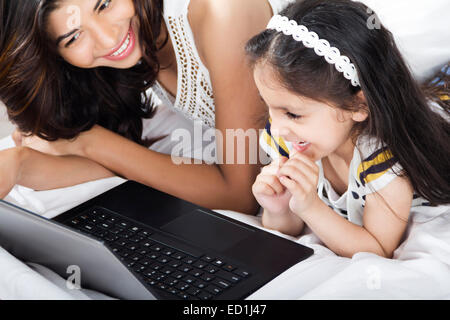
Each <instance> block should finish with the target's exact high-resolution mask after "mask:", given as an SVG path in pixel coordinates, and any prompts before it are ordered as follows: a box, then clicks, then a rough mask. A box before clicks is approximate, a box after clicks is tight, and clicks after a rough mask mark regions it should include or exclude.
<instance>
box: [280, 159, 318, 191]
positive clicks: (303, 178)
mask: <svg viewBox="0 0 450 320" xmlns="http://www.w3.org/2000/svg"><path fill="white" fill-rule="evenodd" d="M278 175H279V176H280V177H281V176H286V177H288V178H290V179H291V180H294V181H295V182H297V183H299V184H300V185H302V186H306V185H309V184H311V182H310V181H309V178H308V176H307V175H306V174H305V173H304V172H303V171H302V170H301V169H299V168H298V167H297V166H296V165H293V164H286V165H284V166H283V167H282V168H281V169H280V171H279V173H278Z"/></svg>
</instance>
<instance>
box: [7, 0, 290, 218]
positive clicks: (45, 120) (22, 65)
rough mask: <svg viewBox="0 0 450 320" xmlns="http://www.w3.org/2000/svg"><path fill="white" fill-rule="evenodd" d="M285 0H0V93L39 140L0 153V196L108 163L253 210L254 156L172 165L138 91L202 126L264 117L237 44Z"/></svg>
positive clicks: (88, 174)
mask: <svg viewBox="0 0 450 320" xmlns="http://www.w3.org/2000/svg"><path fill="white" fill-rule="evenodd" d="M284 1H285V0H267V1H260V0H248V1H247V0H246V1H244V2H242V1H240V0H164V1H163V0H96V1H92V0H14V1H11V0H0V100H2V101H3V102H4V103H5V105H6V106H7V108H8V114H9V117H10V119H11V120H12V121H13V122H14V123H15V124H16V125H17V126H18V128H19V131H21V132H22V133H23V134H25V135H33V136H34V137H39V138H42V139H44V140H43V141H39V140H37V141H36V139H34V143H31V144H30V143H29V139H25V140H23V141H22V142H25V141H28V143H26V145H27V146H30V147H32V148H34V149H35V150H33V149H30V148H16V149H12V150H6V151H4V152H0V162H1V165H0V197H3V196H5V195H6V194H7V193H8V191H9V190H10V189H11V188H12V186H13V185H14V184H21V185H24V186H27V187H31V188H33V189H36V190H46V189H53V188H57V187H64V186H69V185H73V184H78V183H81V182H85V181H90V180H94V179H100V178H104V177H108V176H111V175H113V173H114V174H118V175H121V176H123V177H126V178H128V179H133V180H137V181H139V182H141V183H144V184H147V185H149V186H152V187H154V188H157V189H159V190H162V191H165V192H167V193H170V194H173V195H175V196H178V197H181V198H183V199H186V200H189V201H191V202H195V203H197V204H200V205H203V206H205V207H209V208H223V209H232V210H236V211H240V212H245V213H256V211H257V208H258V205H257V203H256V201H255V199H254V197H253V195H252V193H251V185H252V183H253V181H254V179H255V177H256V175H257V173H258V171H259V166H258V165H254V164H251V163H249V161H246V163H245V164H236V163H235V162H234V164H226V165H224V164H220V163H218V164H214V165H208V164H206V163H203V164H197V165H189V164H182V165H177V164H175V163H173V162H172V158H171V156H170V155H167V154H162V153H159V152H155V151H153V150H148V149H147V148H146V147H147V146H148V143H147V141H146V140H145V139H144V138H145V137H142V133H143V126H142V118H150V117H151V116H152V115H153V104H152V101H151V96H150V95H144V93H146V92H147V90H149V89H150V88H151V89H153V90H152V91H153V92H154V93H155V94H156V95H157V96H158V97H159V98H160V99H161V100H162V101H163V102H164V104H165V105H166V106H169V107H172V109H173V110H176V111H177V112H178V113H179V114H181V115H182V116H184V117H185V118H186V119H188V120H189V121H192V122H193V121H200V122H201V123H202V124H203V125H204V126H205V127H207V128H215V129H217V130H220V131H221V132H225V130H226V129H237V128H239V129H243V130H244V131H246V130H247V129H250V128H254V129H257V128H260V127H262V126H263V124H261V123H257V122H256V121H255V119H256V118H257V117H255V115H257V114H258V113H261V112H262V110H263V109H264V106H263V104H262V103H261V101H260V100H259V98H258V95H257V90H256V87H255V85H254V82H253V79H252V76H251V71H250V70H249V68H248V66H247V65H246V62H245V54H244V51H243V46H244V44H245V42H246V41H247V40H248V39H249V38H250V37H251V36H252V35H254V34H256V33H257V32H259V31H260V30H263V29H264V27H265V25H266V24H267V21H269V19H270V17H271V16H272V15H273V14H274V13H276V12H277V10H278V8H279V7H280V6H281V5H282V4H283V2H284ZM19 136H20V135H19ZM72 138H77V139H75V140H74V141H72V140H73V139H72ZM66 139H67V140H66ZM16 140H17V141H18V143H19V144H20V143H21V139H20V138H19V139H16ZM55 140H58V141H56V142H55V143H47V141H55ZM225 140H226V138H225ZM223 145H224V146H225V145H227V144H226V141H224V143H223ZM36 150H39V151H42V152H43V153H41V152H38V151H36ZM232 151H234V150H232ZM217 152H223V158H224V159H226V158H227V153H226V152H227V150H223V151H222V150H219V149H218V150H217ZM49 153H51V154H53V155H65V156H64V157H56V156H50V155H49ZM247 159H248V158H247ZM186 162H188V163H189V161H186ZM180 182H182V183H180Z"/></svg>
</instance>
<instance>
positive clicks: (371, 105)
mask: <svg viewBox="0 0 450 320" xmlns="http://www.w3.org/2000/svg"><path fill="white" fill-rule="evenodd" d="M280 14H281V15H283V16H287V17H288V18H289V19H292V20H295V21H297V23H298V24H302V25H304V26H306V27H307V28H308V29H309V30H310V31H314V32H316V33H317V34H318V35H319V37H320V38H321V39H326V40H328V41H329V42H330V45H331V46H334V47H336V48H338V49H339V50H340V52H341V54H342V55H346V56H348V57H349V58H350V61H351V62H352V63H353V64H355V66H356V68H357V72H358V77H359V81H360V83H361V87H360V88H359V87H354V86H352V84H351V82H350V81H349V80H347V79H345V78H344V76H343V74H342V73H340V72H338V71H337V70H336V69H335V67H334V65H331V64H329V63H327V62H326V60H325V59H324V58H323V57H320V56H318V55H317V54H316V53H315V52H314V50H311V49H308V48H306V47H305V46H304V45H303V44H302V42H297V41H295V40H293V39H292V36H286V35H284V34H283V33H282V32H276V31H274V30H265V31H263V32H261V33H260V34H258V35H256V36H255V37H253V38H252V39H251V40H250V41H249V42H248V43H247V46H246V51H247V54H248V56H249V60H250V63H251V65H252V66H254V65H255V64H257V63H265V64H267V65H269V66H271V67H272V69H273V71H274V72H275V74H276V76H277V78H278V79H279V80H280V83H281V84H282V85H283V86H284V87H285V88H286V89H288V90H290V91H291V92H293V93H295V94H298V95H300V96H305V97H308V98H311V99H315V100H318V101H324V102H328V103H331V104H332V105H333V106H336V107H338V108H341V109H345V110H350V111H355V110H358V109H359V108H361V107H363V108H365V109H366V111H367V112H368V113H369V116H368V118H367V120H366V121H365V122H363V123H360V124H357V125H355V128H354V137H356V136H358V135H359V134H361V133H364V134H368V135H370V136H372V137H375V138H377V140H378V141H379V142H383V143H384V144H385V145H386V147H388V148H389V149H390V151H391V153H392V154H393V155H394V157H395V159H396V160H397V161H398V162H399V163H400V164H401V166H402V167H403V171H402V172H401V173H399V174H401V175H404V176H406V177H408V178H409V180H410V181H411V183H412V185H413V187H414V190H415V192H416V193H418V194H419V195H420V196H422V197H424V198H425V199H427V200H428V201H430V202H431V203H432V204H433V205H437V204H444V203H450V161H449V159H450V124H449V122H448V119H447V120H446V116H448V115H449V113H450V112H449V105H448V103H447V104H446V103H443V102H442V101H441V103H440V107H441V108H442V109H441V110H440V111H442V112H441V113H443V115H439V114H438V113H437V112H434V111H433V110H432V109H431V108H430V106H429V105H428V102H429V101H428V100H427V96H426V95H425V92H429V93H432V92H431V91H429V90H428V89H427V90H424V89H423V88H421V87H420V85H419V84H418V83H417V82H416V81H415V80H414V79H413V77H412V75H411V72H410V71H409V69H408V67H407V66H406V64H405V62H404V61H403V59H402V56H401V54H400V52H399V50H398V48H397V46H396V44H395V42H394V39H393V36H392V34H391V33H390V32H389V31H388V30H387V29H386V28H385V27H384V26H382V25H381V26H380V27H379V28H369V27H370V25H369V22H370V21H371V20H369V18H370V19H372V18H373V16H372V15H373V14H374V13H373V11H371V10H370V9H368V8H367V7H366V6H365V5H364V4H362V3H360V2H354V1H350V0H304V1H296V2H295V3H293V4H291V5H290V6H288V7H287V8H286V9H285V10H283V12H281V13H280ZM443 83H444V85H442V86H441V89H440V92H441V94H442V95H444V94H445V93H446V94H447V95H448V92H449V89H448V76H447V77H446V78H445V77H443ZM360 90H362V92H363V93H364V96H365V98H366V101H367V104H363V103H362V102H361V101H360V99H358V96H357V93H358V92H359V91H360ZM433 100H434V99H433ZM436 101H439V100H436ZM438 108H439V107H438Z"/></svg>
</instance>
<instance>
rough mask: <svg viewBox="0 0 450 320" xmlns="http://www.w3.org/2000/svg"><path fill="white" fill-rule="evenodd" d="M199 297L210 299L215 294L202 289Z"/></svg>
mask: <svg viewBox="0 0 450 320" xmlns="http://www.w3.org/2000/svg"><path fill="white" fill-rule="evenodd" d="M197 297H198V298H199V299H201V300H209V299H211V298H212V297H213V296H212V295H211V294H209V293H208V292H205V291H201V292H200V293H199V294H198V295H197Z"/></svg>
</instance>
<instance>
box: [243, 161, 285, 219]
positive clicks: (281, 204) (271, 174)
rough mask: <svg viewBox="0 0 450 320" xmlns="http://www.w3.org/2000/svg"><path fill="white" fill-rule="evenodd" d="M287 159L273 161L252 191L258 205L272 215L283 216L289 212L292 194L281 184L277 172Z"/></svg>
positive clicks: (257, 178)
mask: <svg viewBox="0 0 450 320" xmlns="http://www.w3.org/2000/svg"><path fill="white" fill-rule="evenodd" d="M287 160H288V159H287V158H284V157H282V158H280V160H276V161H273V162H272V163H271V164H269V165H267V166H265V167H264V168H263V169H262V170H261V173H260V174H259V175H258V176H257V177H256V181H255V183H254V184H253V187H252V191H253V195H254V196H255V198H256V200H257V201H258V203H259V204H260V205H261V206H262V207H263V208H264V209H265V210H266V212H269V213H270V214H272V215H282V214H286V213H288V212H289V200H290V199H291V194H290V192H289V191H288V190H287V189H286V188H285V187H284V186H283V185H282V184H281V183H280V181H279V179H278V177H277V172H278V170H279V169H280V167H281V166H283V164H284V163H285V162H286V161H287Z"/></svg>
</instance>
